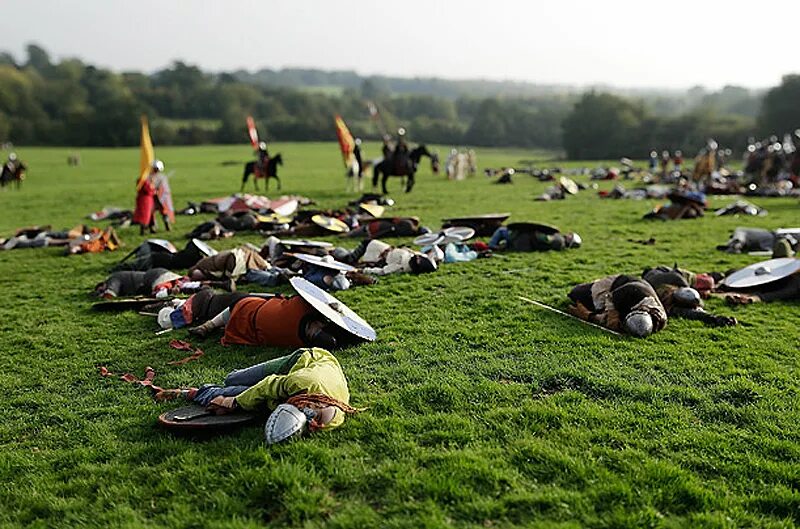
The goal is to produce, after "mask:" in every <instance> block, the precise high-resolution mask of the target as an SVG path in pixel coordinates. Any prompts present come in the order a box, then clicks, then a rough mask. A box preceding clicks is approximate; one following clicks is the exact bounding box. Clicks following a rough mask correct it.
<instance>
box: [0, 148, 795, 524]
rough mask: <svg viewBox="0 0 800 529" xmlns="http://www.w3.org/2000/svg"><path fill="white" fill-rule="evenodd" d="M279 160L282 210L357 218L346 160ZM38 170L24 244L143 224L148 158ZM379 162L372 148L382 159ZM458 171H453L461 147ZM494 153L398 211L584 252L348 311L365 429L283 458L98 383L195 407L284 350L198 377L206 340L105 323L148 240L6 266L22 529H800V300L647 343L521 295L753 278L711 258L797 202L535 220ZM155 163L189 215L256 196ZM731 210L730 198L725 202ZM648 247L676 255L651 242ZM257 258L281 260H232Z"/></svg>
mask: <svg viewBox="0 0 800 529" xmlns="http://www.w3.org/2000/svg"><path fill="white" fill-rule="evenodd" d="M270 151H271V153H273V154H275V153H279V152H280V153H282V155H283V158H284V161H285V165H284V166H283V167H282V168H281V172H280V175H281V178H282V181H283V189H282V191H281V192H280V193H277V192H276V191H275V189H274V185H275V183H274V181H273V182H271V184H270V186H271V190H270V193H269V195H270V196H277V195H278V194H283V193H287V194H301V195H306V196H309V197H311V198H313V199H314V200H316V201H317V202H318V204H319V205H320V206H322V207H340V206H344V205H345V204H346V202H347V201H349V200H352V199H353V198H355V197H356V195H355V194H352V193H351V194H348V193H345V179H344V176H343V173H344V170H343V167H342V162H341V157H340V154H339V150H338V147H337V145H335V144H334V143H327V144H325V143H306V144H301V143H292V144H289V143H286V144H280V143H278V144H273V145H270ZM17 152H18V154H19V155H20V157H21V158H22V159H23V160H24V161H25V162H26V163H27V164H28V165H29V167H30V170H29V173H28V179H27V180H26V181H25V182H24V184H23V188H22V190H21V191H19V192H17V191H14V190H13V189H12V190H9V189H5V190H2V191H0V234H2V235H3V236H9V235H11V234H12V233H13V230H14V229H15V228H18V227H21V226H26V225H32V224H39V225H42V224H51V225H52V226H53V228H55V229H60V228H70V227H72V226H74V225H76V224H78V223H81V222H83V223H87V224H92V222H91V221H89V220H88V219H86V218H85V217H86V215H88V214H89V213H91V212H93V211H97V210H99V209H101V208H102V207H103V206H106V205H109V206H119V207H123V208H131V209H132V208H133V206H134V194H135V190H134V182H135V179H136V176H137V175H136V173H137V169H138V162H139V150H138V148H130V149H82V150H80V154H81V158H82V160H81V161H82V165H81V166H79V167H68V166H67V164H66V157H67V155H68V153H70V152H71V150H69V149H57V148H25V147H20V148H18V150H17ZM378 152H379V146H378V145H375V144H374V143H373V144H369V145H365V158H368V157H370V156H373V155H375V154H376V153H378ZM439 152H440V154H441V155H442V156H443V158H444V157H446V153H447V149H446V148H443V147H440V148H439ZM477 152H478V162H479V166H480V168H481V172H480V174H479V175H478V176H475V177H472V178H469V179H468V180H466V181H463V182H449V181H447V180H446V179H445V177H444V176H443V175H439V176H433V175H432V174H431V172H430V166H429V164H428V163H427V160H423V162H422V169H421V172H420V174H419V175H418V180H417V185H416V187H415V189H414V190H413V192H412V193H410V194H404V193H401V192H400V182H399V180H398V179H392V180H390V183H389V186H390V191H392V193H391V196H392V197H393V198H394V199H395V200H396V206H395V207H394V208H393V209H391V210H390V214H397V215H417V216H419V217H420V218H421V220H422V223H423V224H424V225H426V226H429V227H431V228H434V229H436V228H438V227H439V226H440V225H441V219H442V218H446V217H450V216H456V215H469V214H480V213H493V212H509V213H511V214H512V217H511V219H510V221H524V220H536V221H542V222H547V223H551V224H555V225H556V226H559V227H560V228H561V229H562V230H563V231H576V232H578V233H579V234H580V235H581V237H582V238H583V241H584V243H583V246H582V247H581V248H579V249H576V250H569V251H563V252H550V253H524V254H503V255H498V256H496V257H494V258H491V259H480V260H477V261H473V262H470V263H460V264H449V265H443V266H442V267H441V268H440V269H439V270H438V271H437V272H436V273H433V274H428V275H422V276H414V277H411V276H402V275H395V276H390V277H385V278H381V279H380V281H379V282H378V284H376V285H374V286H370V287H359V288H355V289H352V290H349V291H345V292H340V293H338V294H336V295H337V297H339V298H340V299H342V300H343V301H344V302H345V303H347V304H348V305H349V306H350V307H351V308H353V309H354V310H355V311H356V312H358V313H359V314H360V315H361V316H363V317H364V318H365V319H366V320H367V321H369V322H370V323H371V324H372V325H373V327H375V329H376V331H377V333H378V340H377V341H376V342H374V343H371V344H367V345H361V346H358V347H356V348H352V349H347V350H344V351H340V352H338V353H337V356H338V358H339V360H340V361H341V364H342V366H343V368H344V371H345V373H346V375H347V377H348V380H349V383H350V389H351V394H352V403H353V404H354V405H355V406H358V407H368V408H369V410H368V411H367V412H365V413H361V414H359V415H357V416H355V417H353V418H350V419H348V420H347V422H346V423H345V424H344V425H343V426H342V427H341V428H338V429H336V430H334V431H332V432H326V433H322V434H319V435H316V436H314V437H309V438H305V439H303V440H301V441H298V442H294V443H290V444H286V445H275V446H271V447H267V446H265V443H264V436H263V430H262V428H261V427H259V426H251V427H246V428H244V429H242V430H241V431H237V432H235V433H233V434H231V435H226V436H222V437H216V438H212V439H209V440H203V441H198V440H192V439H186V438H180V437H175V436H173V435H171V434H169V433H167V432H165V431H163V430H161V429H160V428H159V427H158V426H157V425H156V418H157V416H158V415H159V414H160V413H161V412H163V411H164V410H167V409H170V408H172V407H175V406H176V404H175V403H166V404H156V403H155V402H153V400H152V399H151V398H150V392H149V391H148V390H147V389H145V388H141V387H138V386H134V385H129V384H125V383H124V382H122V381H120V380H118V379H114V378H103V377H101V376H100V375H99V366H106V367H108V369H109V370H110V371H112V372H115V373H124V372H132V373H134V374H136V375H138V376H142V375H143V374H144V368H145V367H146V366H152V367H153V368H154V369H155V370H156V372H157V376H156V379H155V381H156V384H158V385H160V386H163V387H177V386H189V385H198V384H201V383H204V382H221V381H222V379H223V377H224V376H225V374H226V373H227V372H228V371H230V370H231V369H233V368H239V367H245V366H247V365H250V364H253V363H256V362H258V361H263V360H265V359H269V358H272V357H275V356H279V355H281V354H286V353H287V351H285V350H278V349H261V348H246V347H235V346H233V347H223V346H221V345H220V344H219V343H218V338H219V335H216V338H210V339H207V340H204V341H201V340H191V341H192V342H193V343H195V345H198V346H200V347H202V348H203V349H204V350H205V353H206V354H205V356H203V357H202V358H201V359H200V360H199V361H197V362H191V363H188V364H186V365H184V366H170V365H168V364H167V363H168V362H169V361H171V360H175V359H178V358H180V357H182V356H183V354H182V353H181V352H179V351H175V350H173V349H170V348H169V346H168V342H169V341H170V339H172V338H181V339H188V338H187V337H188V334H187V333H186V332H185V331H176V332H173V333H169V334H166V335H163V336H155V335H154V331H155V330H156V324H155V322H154V321H153V320H152V319H147V318H145V317H142V316H139V315H137V314H136V313H134V312H127V313H118V314H105V313H104V314H99V313H94V312H92V311H90V305H91V303H92V299H91V298H90V297H89V295H88V294H89V292H90V291H91V290H92V288H93V287H94V285H95V284H96V283H98V282H99V281H101V280H102V279H103V278H104V277H105V275H106V274H107V272H108V269H109V268H110V267H111V265H112V264H113V263H115V262H116V261H118V260H119V259H121V258H122V257H123V256H124V255H125V254H126V253H127V252H128V251H130V250H131V249H133V248H135V247H136V246H137V245H138V244H139V243H140V242H141V241H142V240H143V239H144V238H143V237H140V236H139V235H138V233H139V229H138V227H132V228H127V229H122V230H120V231H119V235H120V236H121V238H122V240H123V241H124V243H125V247H124V248H123V249H122V250H120V251H117V252H114V253H106V254H100V255H97V254H95V255H92V254H89V255H79V256H72V257H65V256H63V255H62V252H63V250H62V249H61V248H45V249H37V250H18V251H11V252H4V253H0V284H1V285H2V292H3V294H4V299H5V302H4V304H3V305H2V306H0V326H2V335H0V402H2V414H0V416H2V420H0V506H2V508H0V527H32V528H39V527H41V528H52V527H143V526H149V527H170V528H179V527H196V528H200V527H203V528H213V527H220V528H222V527H225V528H232V527H237V528H238V527H242V528H244V527H262V526H266V527H306V528H314V527H323V526H324V527H332V528H335V527H351V528H364V527H398V528H399V527H407V528H420V527H426V528H434V527H503V528H504V527H795V526H796V525H800V431H798V424H800V406H799V404H800V360H799V359H798V345H800V332H799V331H798V321H800V320H799V319H798V317H800V307H799V306H798V305H797V304H796V303H794V304H791V303H775V304H771V305H766V304H761V305H754V306H746V307H739V308H731V307H727V306H725V305H724V303H722V302H721V301H720V300H716V299H715V300H711V301H708V302H707V307H708V308H709V309H710V310H712V311H714V312H717V313H720V314H725V315H732V316H736V317H737V318H738V319H739V320H740V321H741V322H742V325H740V326H737V327H734V328H708V327H704V326H703V325H702V324H701V323H699V322H692V321H685V320H671V321H670V323H669V325H668V326H667V328H666V329H664V330H663V331H662V332H659V333H657V334H655V335H653V336H650V337H649V338H647V339H645V340H637V339H633V338H617V337H615V336H612V335H610V334H607V333H605V332H602V331H600V330H597V329H593V328H590V327H588V326H586V325H583V324H581V323H579V322H576V321H573V320H570V319H567V318H565V317H562V316H560V315H557V314H554V313H551V312H548V311H545V310H542V309H539V308H537V307H535V306H532V305H529V304H527V303H525V302H523V301H521V300H520V299H518V297H517V296H518V295H522V296H526V297H529V298H532V299H536V300H539V301H542V302H545V303H548V304H550V305H554V306H557V307H559V308H561V309H564V308H566V306H567V298H566V294H567V292H569V290H570V289H571V287H572V286H573V285H575V284H577V283H580V282H584V281H589V280H592V279H596V278H598V277H601V276H603V275H608V274H612V273H621V272H627V273H634V274H638V273H641V271H642V269H643V268H644V267H645V266H653V265H657V264H668V265H672V264H674V263H678V264H679V265H680V266H682V267H685V268H688V269H690V270H694V271H697V272H705V271H712V270H715V271H723V270H727V269H730V268H733V267H740V266H743V265H747V264H750V263H753V262H756V261H757V260H759V259H762V258H759V257H753V256H748V255H729V254H726V253H722V252H720V251H717V250H715V246H716V245H717V244H722V243H724V242H725V241H726V240H727V238H728V236H729V234H730V232H731V231H732V230H733V228H735V227H736V226H740V225H741V226H753V227H766V228H777V227H786V226H797V225H798V220H799V219H800V216H798V212H800V205H798V203H797V200H791V199H760V200H759V199H755V200H754V201H753V202H755V203H756V204H757V205H759V206H762V207H765V208H767V209H768V210H769V215H768V216H766V217H741V218H736V217H719V218H717V217H714V215H713V213H709V214H708V215H707V216H706V217H704V218H702V219H698V220H681V221H674V222H667V223H665V222H661V221H644V220H641V216H642V215H643V214H644V213H645V212H647V211H648V210H649V209H651V208H652V207H653V206H654V205H655V204H656V203H657V201H652V200H643V201H636V200H601V199H599V198H598V196H597V193H596V191H593V190H587V191H583V192H581V193H579V194H578V195H577V196H571V197H568V198H567V199H566V200H563V201H554V202H534V201H533V198H534V196H535V195H538V194H540V193H541V192H542V191H543V190H544V189H545V188H546V187H547V186H549V185H550V184H549V183H541V182H538V181H537V180H535V179H533V178H532V177H530V176H527V175H522V174H518V175H515V177H514V184H513V185H506V186H498V185H490V183H489V182H490V181H489V180H488V179H487V178H485V177H484V176H483V175H482V169H483V168H485V167H499V166H501V165H517V164H518V162H519V160H522V159H526V160H527V159H535V158H536V156H537V154H535V153H531V152H529V151H523V150H503V149H479V150H478V151H477ZM156 156H157V157H158V158H160V159H162V160H164V162H165V163H166V172H170V171H173V170H174V171H175V173H174V176H173V177H172V179H171V184H172V190H173V197H174V202H175V206H176V209H181V208H183V207H184V206H185V205H186V202H187V201H188V200H193V201H200V200H201V199H205V198H212V197H216V196H221V195H225V194H229V193H232V192H236V191H238V190H239V186H240V182H241V164H235V165H222V164H221V162H224V161H240V162H242V163H243V162H245V161H247V160H249V159H251V156H252V152H251V151H250V149H249V148H248V147H245V146H203V147H158V146H157V147H156ZM539 156H545V155H542V154H539ZM553 165H556V162H546V163H543V164H542V166H553ZM563 165H566V166H568V167H575V166H583V165H587V166H589V167H594V166H596V165H597V163H591V164H588V163H584V164H580V163H568V164H563ZM640 165H643V163H640ZM576 180H578V181H579V182H580V181H582V182H587V181H588V180H587V178H586V177H578V178H576ZM259 185H260V186H263V182H260V183H259ZM611 185H612V184H611V183H608V182H604V183H601V184H600V186H601V189H608V188H610V187H611ZM262 189H263V187H262ZM366 189H369V184H367V186H366ZM247 191H248V192H252V191H253V187H252V182H250V183H249V184H248V188H247ZM733 200H734V199H733V198H732V197H713V198H712V200H711V205H712V206H723V205H726V204H728V203H730V202H732V201H733ZM208 218H211V216H210V215H202V216H193V217H188V216H179V217H178V221H177V226H176V227H175V229H174V231H172V232H171V233H168V234H166V237H167V238H169V239H170V240H172V241H173V242H175V244H176V246H178V247H183V245H184V241H185V239H184V238H183V237H184V234H185V233H187V232H188V231H190V229H192V228H193V227H194V226H195V225H196V224H198V223H199V222H201V220H206V219H208ZM159 221H160V219H159ZM104 224H105V223H102V224H100V225H104ZM157 236H158V237H163V236H165V234H164V233H163V232H159V233H158V235H157ZM651 237H653V238H655V240H656V243H655V245H651V246H645V245H641V244H638V243H637V242H635V241H637V240H641V239H649V238H651ZM327 240H330V241H336V239H335V238H328V239H327ZM245 241H249V242H253V243H256V244H258V243H261V242H263V239H262V238H260V237H258V236H256V235H249V236H241V235H237V236H236V237H234V238H232V239H226V240H223V241H215V242H212V243H211V244H212V246H214V247H215V248H218V249H223V248H230V247H233V246H236V245H238V244H240V243H241V242H245ZM339 242H341V243H342V245H344V246H347V247H350V248H352V247H354V246H355V245H356V244H357V241H356V240H352V239H346V240H344V241H341V240H340V241H339ZM401 242H410V241H409V240H407V239H406V240H402V241H401ZM281 291H283V292H288V291H289V290H288V287H284V288H283V289H282V290H281Z"/></svg>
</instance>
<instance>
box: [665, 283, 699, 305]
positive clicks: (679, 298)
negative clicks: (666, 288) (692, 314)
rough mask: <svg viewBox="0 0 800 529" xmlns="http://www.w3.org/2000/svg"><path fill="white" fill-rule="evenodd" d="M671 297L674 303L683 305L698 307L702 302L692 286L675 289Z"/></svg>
mask: <svg viewBox="0 0 800 529" xmlns="http://www.w3.org/2000/svg"><path fill="white" fill-rule="evenodd" d="M672 299H673V300H675V303H677V304H678V305H682V306H684V307H698V306H700V305H701V304H702V300H701V299H700V293H699V292H698V291H697V290H695V289H693V288H692V287H681V288H677V289H675V292H674V293H673V294H672Z"/></svg>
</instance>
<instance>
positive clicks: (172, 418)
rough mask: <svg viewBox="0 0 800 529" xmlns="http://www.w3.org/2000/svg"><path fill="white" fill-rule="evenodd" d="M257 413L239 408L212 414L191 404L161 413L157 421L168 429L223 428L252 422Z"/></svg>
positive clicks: (201, 407)
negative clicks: (233, 410)
mask: <svg viewBox="0 0 800 529" xmlns="http://www.w3.org/2000/svg"><path fill="white" fill-rule="evenodd" d="M256 418H258V415H257V414H255V413H247V412H245V411H242V410H239V411H237V412H235V413H226V414H224V415H214V414H213V413H211V412H209V411H207V410H206V409H205V408H204V407H203V406H199V405H197V404H192V405H189V406H184V407H182V408H177V409H174V410H170V411H168V412H165V413H162V414H161V415H160V416H159V417H158V422H159V424H161V425H162V426H164V427H166V428H169V429H170V430H178V431H181V430H182V431H193V430H194V431H197V430H225V429H228V428H235V427H236V426H241V425H244V424H247V423H249V422H253V421H254V420H255V419H256Z"/></svg>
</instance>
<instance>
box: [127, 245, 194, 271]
mask: <svg viewBox="0 0 800 529" xmlns="http://www.w3.org/2000/svg"><path fill="white" fill-rule="evenodd" d="M206 255H207V254H206V253H205V251H204V249H203V248H201V247H199V246H198V245H197V243H195V241H194V240H191V241H189V242H187V243H186V247H185V248H184V249H183V250H180V251H178V252H175V253H171V252H168V251H154V249H153V248H152V247H151V246H150V245H149V244H142V245H141V246H139V248H137V249H136V253H135V258H134V259H131V260H130V261H128V260H123V261H121V262H119V263H117V264H116V265H115V266H114V268H112V271H113V272H117V271H122V270H142V271H146V270H150V269H151V268H167V269H169V270H186V269H187V268H190V267H192V266H194V265H195V264H197V262H198V261H200V260H201V259H203V258H204V257H206ZM126 259H127V258H126Z"/></svg>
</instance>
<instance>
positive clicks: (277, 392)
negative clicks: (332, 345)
mask: <svg viewBox="0 0 800 529" xmlns="http://www.w3.org/2000/svg"><path fill="white" fill-rule="evenodd" d="M303 392H306V393H322V394H323V395H327V396H329V397H333V398H334V399H336V400H339V401H341V402H344V403H345V404H350V390H349V389H348V388H347V379H346V378H345V376H344V372H343V371H342V366H340V365H339V361H338V360H337V359H336V357H335V356H333V355H332V354H331V353H329V352H328V351H326V350H325V349H319V348H317V347H314V348H311V349H306V350H305V352H304V353H303V354H301V355H300V358H298V359H297V363H296V364H295V365H294V366H292V368H291V369H290V370H289V373H287V374H286V375H269V376H268V377H266V378H264V379H263V380H262V381H261V382H259V383H258V384H256V385H255V386H252V387H251V388H249V389H247V390H245V391H244V392H242V393H240V394H239V395H238V396H237V397H236V402H237V403H238V404H239V406H241V407H242V408H243V409H245V410H252V409H255V408H258V407H261V406H266V407H267V408H269V409H275V408H276V407H277V406H278V404H280V403H282V402H284V401H285V400H286V399H288V398H289V397H291V396H293V395H296V394H298V393H303ZM343 422H344V412H342V410H340V409H338V408H336V412H335V414H334V417H333V419H332V420H331V422H329V423H328V424H327V425H326V426H325V428H335V427H336V426H339V425H340V424H342V423H343Z"/></svg>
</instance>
